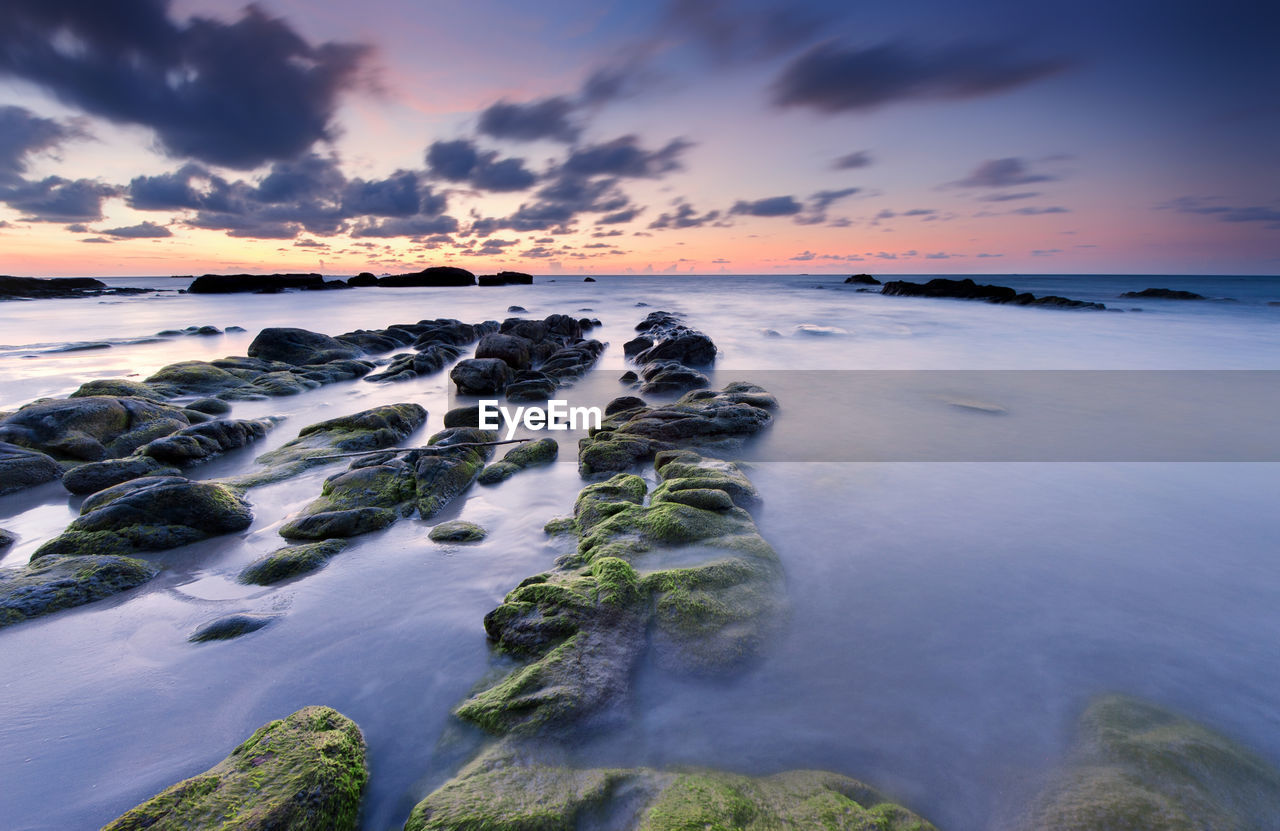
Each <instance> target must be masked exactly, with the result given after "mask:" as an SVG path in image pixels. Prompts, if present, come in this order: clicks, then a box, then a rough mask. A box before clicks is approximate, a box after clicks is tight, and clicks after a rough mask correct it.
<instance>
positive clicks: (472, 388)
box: [449, 358, 511, 395]
mask: <svg viewBox="0 0 1280 831" xmlns="http://www.w3.org/2000/svg"><path fill="white" fill-rule="evenodd" d="M449 378H450V379H451V380H452V381H453V383H454V384H455V385H456V386H457V388H458V394H459V395H490V394H495V393H500V392H502V390H503V388H504V387H506V385H507V381H509V380H510V379H511V368H510V367H509V366H508V365H507V363H506V361H503V360H501V359H499V358H468V359H467V360H464V361H459V362H458V365H457V366H455V367H454V368H453V370H452V371H450V373H449Z"/></svg>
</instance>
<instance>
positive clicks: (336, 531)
mask: <svg viewBox="0 0 1280 831" xmlns="http://www.w3.org/2000/svg"><path fill="white" fill-rule="evenodd" d="M396 519H397V517H396V513H395V511H389V510H387V509H386V508H350V509H348V510H344V511H320V512H317V513H314V514H305V515H303V516H300V517H298V518H297V519H294V520H291V521H290V522H286V523H285V524H284V525H283V526H281V527H280V536H282V537H284V538H285V539H286V540H328V539H333V538H335V537H337V538H346V537H356V536H359V535H361V534H368V533H370V532H371V531H380V530H382V529H383V528H386V527H387V526H388V525H391V524H392V523H393V522H395V521H396Z"/></svg>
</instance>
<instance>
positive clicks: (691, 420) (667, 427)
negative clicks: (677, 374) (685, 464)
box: [578, 382, 778, 476]
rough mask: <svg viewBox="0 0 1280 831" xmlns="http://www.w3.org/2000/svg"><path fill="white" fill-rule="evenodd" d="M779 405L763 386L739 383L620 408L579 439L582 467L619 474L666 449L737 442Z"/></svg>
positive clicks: (584, 471)
mask: <svg viewBox="0 0 1280 831" xmlns="http://www.w3.org/2000/svg"><path fill="white" fill-rule="evenodd" d="M777 406H778V402H777V400H775V399H774V397H773V396H772V395H770V394H769V393H768V392H766V391H765V390H764V389H762V388H761V387H758V386H756V385H755V384H747V383H743V382H734V383H730V384H727V385H725V387H724V389H723V390H721V391H720V392H714V391H712V390H694V391H693V392H690V393H686V394H685V395H683V396H682V397H681V398H680V399H679V400H677V401H675V402H674V403H672V404H664V405H661V406H656V407H647V406H646V407H627V408H625V409H622V410H617V411H615V412H613V413H612V414H610V415H609V416H607V417H606V418H605V420H604V422H603V423H602V424H601V425H600V429H598V430H592V431H590V435H589V436H588V437H587V438H584V439H581V440H580V441H579V442H578V470H579V472H580V473H581V474H582V475H583V476H593V475H596V474H599V473H614V472H618V471H624V470H628V469H630V468H631V467H633V466H634V465H636V464H638V463H640V462H645V461H649V460H650V459H653V458H654V456H655V455H656V454H657V453H658V452H659V451H662V450H676V449H680V448H704V449H714V448H719V447H727V446H732V445H736V444H739V443H741V441H742V440H743V439H745V438H746V437H748V436H750V435H753V434H755V433H758V432H759V431H761V430H763V429H764V428H765V427H767V426H769V424H770V423H772V421H773V412H772V411H773V410H775V409H776V408H777Z"/></svg>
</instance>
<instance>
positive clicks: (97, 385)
mask: <svg viewBox="0 0 1280 831" xmlns="http://www.w3.org/2000/svg"><path fill="white" fill-rule="evenodd" d="M95 395H108V396H111V397H112V398H122V397H126V396H128V397H133V398H146V399H150V400H151V401H163V400H164V396H163V395H161V394H160V393H158V392H157V391H156V390H155V388H154V387H151V386H148V385H147V384H144V383H142V382H140V381H130V380H128V379H126V378H98V379H95V380H93V381H86V382H85V383H83V384H81V385H80V387H79V388H78V389H77V390H76V391H75V392H73V393H71V395H69V396H67V397H68V398H87V397H90V396H95Z"/></svg>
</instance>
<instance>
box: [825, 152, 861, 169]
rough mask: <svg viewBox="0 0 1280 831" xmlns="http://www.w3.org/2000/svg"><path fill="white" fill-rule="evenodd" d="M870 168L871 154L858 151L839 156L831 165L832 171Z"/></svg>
mask: <svg viewBox="0 0 1280 831" xmlns="http://www.w3.org/2000/svg"><path fill="white" fill-rule="evenodd" d="M870 166H871V154H870V153H869V152H867V151H866V150H859V151H857V152H856V153H849V154H847V155H844V156H841V157H840V158H838V159H836V160H835V161H833V162H832V163H831V167H832V169H833V170H857V169H858V168H860V167H870Z"/></svg>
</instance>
